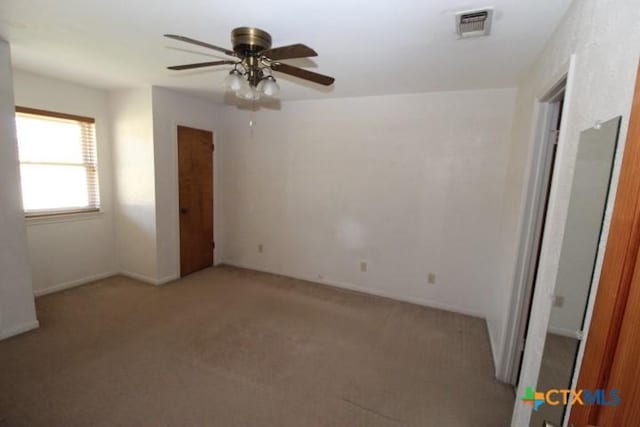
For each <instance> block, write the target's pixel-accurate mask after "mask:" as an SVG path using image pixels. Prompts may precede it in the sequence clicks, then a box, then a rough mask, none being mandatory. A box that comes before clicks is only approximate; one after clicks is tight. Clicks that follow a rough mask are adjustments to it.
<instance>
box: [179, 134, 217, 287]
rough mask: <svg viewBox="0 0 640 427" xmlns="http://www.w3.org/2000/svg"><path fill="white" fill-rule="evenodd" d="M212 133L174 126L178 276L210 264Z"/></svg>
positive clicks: (212, 243)
mask: <svg viewBox="0 0 640 427" xmlns="http://www.w3.org/2000/svg"><path fill="white" fill-rule="evenodd" d="M213 148H214V145H213V133H212V132H210V131H207V130H200V129H193V128H189V127H184V126H178V192H179V197H178V200H179V206H178V208H179V212H180V215H179V216H180V276H181V277H182V276H186V275H187V274H190V273H193V272H194V271H197V270H201V269H203V268H207V267H210V266H211V265H213V250H214V246H215V243H214V240H213Z"/></svg>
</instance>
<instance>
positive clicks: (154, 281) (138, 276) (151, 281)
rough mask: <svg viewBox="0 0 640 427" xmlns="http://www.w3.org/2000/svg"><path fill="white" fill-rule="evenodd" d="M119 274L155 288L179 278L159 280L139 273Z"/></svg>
mask: <svg viewBox="0 0 640 427" xmlns="http://www.w3.org/2000/svg"><path fill="white" fill-rule="evenodd" d="M119 274H122V275H123V276H127V277H130V278H132V279H136V280H139V281H141V282H145V283H148V284H150V285H156V286H160V285H164V284H165V283H169V282H173V281H174V280H178V279H179V278H180V277H179V276H173V275H172V276H165V277H161V278H159V279H156V278H153V277H150V276H147V275H145V274H140V273H133V272H131V271H124V270H123V271H120V273H119Z"/></svg>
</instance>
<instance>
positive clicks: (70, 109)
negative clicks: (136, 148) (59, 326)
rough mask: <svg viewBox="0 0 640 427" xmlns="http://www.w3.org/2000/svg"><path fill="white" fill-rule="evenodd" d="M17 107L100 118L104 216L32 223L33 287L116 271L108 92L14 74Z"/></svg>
mask: <svg viewBox="0 0 640 427" xmlns="http://www.w3.org/2000/svg"><path fill="white" fill-rule="evenodd" d="M13 81H14V90H15V99H16V105H20V106H22V107H31V108H40V109H44V110H49V111H57V112H61V113H68V114H77V115H81V116H88V117H93V118H95V119H96V144H97V152H98V180H99V184H100V204H101V213H99V214H82V215H74V216H71V217H67V218H64V219H61V218H46V219H29V220H27V235H28V242H29V255H30V260H31V267H32V274H33V288H34V291H35V293H36V294H37V295H39V294H43V293H47V292H51V291H55V290H60V289H62V288H65V287H68V286H71V285H76V284H81V283H86V282H89V281H91V280H96V279H98V278H101V277H106V276H109V275H112V274H115V272H116V261H115V253H114V244H115V241H114V235H113V227H114V224H113V217H114V215H113V194H112V181H113V177H112V170H113V165H112V161H111V136H110V132H109V131H110V129H109V128H110V124H109V113H108V109H109V108H108V106H109V103H108V98H107V93H106V92H104V91H101V90H97V89H92V88H88V87H83V86H78V85H76V84H73V83H68V82H63V81H60V80H55V79H51V78H48V77H44V76H39V75H36V74H32V73H28V72H25V71H20V70H15V71H14V78H13Z"/></svg>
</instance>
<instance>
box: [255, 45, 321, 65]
mask: <svg viewBox="0 0 640 427" xmlns="http://www.w3.org/2000/svg"><path fill="white" fill-rule="evenodd" d="M260 54H261V55H264V56H266V57H267V58H269V59H271V60H274V61H275V60H278V59H292V58H308V57H310V56H318V54H317V53H316V51H315V50H313V49H311V48H310V47H309V46H307V45H304V44H301V43H297V44H291V45H288V46H281V47H274V48H273V49H267V50H263V51H262V52H260Z"/></svg>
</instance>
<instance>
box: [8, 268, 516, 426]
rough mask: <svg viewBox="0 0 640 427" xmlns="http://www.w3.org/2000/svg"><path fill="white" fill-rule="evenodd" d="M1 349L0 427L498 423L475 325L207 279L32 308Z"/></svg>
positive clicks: (406, 309) (370, 301)
mask: <svg viewBox="0 0 640 427" xmlns="http://www.w3.org/2000/svg"><path fill="white" fill-rule="evenodd" d="M37 309H38V318H39V320H40V324H41V328H40V329H38V330H36V331H33V332H30V333H27V334H23V335H21V336H18V337H14V338H11V339H8V340H5V341H2V342H0V426H3V427H4V426H12V427H13V426H65V427H69V426H141V427H152V426H153V427H158V426H398V425H412V426H447V427H456V426H469V427H482V426H487V427H500V426H507V425H508V424H509V420H510V415H511V409H512V405H513V392H512V390H511V388H510V387H508V386H505V385H502V384H499V383H498V382H496V381H495V380H494V378H493V375H494V372H493V367H492V363H491V356H490V349H489V344H488V337H487V332H486V329H485V324H484V322H483V321H482V320H480V319H476V318H472V317H467V316H462V315H458V314H452V313H448V312H445V311H440V310H434V309H428V308H424V307H419V306H416V305H411V304H406V303H400V302H396V301H391V300H387V299H383V298H377V297H372V296H367V295H362V294H357V293H351V292H346V291H341V290H337V289H334V288H331V287H327V286H322V285H317V284H313V283H308V282H303V281H299V280H294V279H289V278H284V277H280V276H275V275H269V274H263V273H257V272H253V271H248V270H242V269H237V268H232V267H219V268H215V269H208V270H204V271H201V272H198V273H195V274H193V275H191V276H188V277H187V278H184V279H182V280H179V281H177V282H174V283H171V284H168V285H165V286H163V287H153V286H150V285H145V284H142V283H139V282H136V281H134V280H131V279H127V278H122V277H114V278H110V279H106V280H101V281H99V282H96V283H93V284H90V285H86V286H83V287H80V288H76V289H71V290H68V291H65V292H60V293H57V294H53V295H49V296H45V297H41V298H39V299H37Z"/></svg>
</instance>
